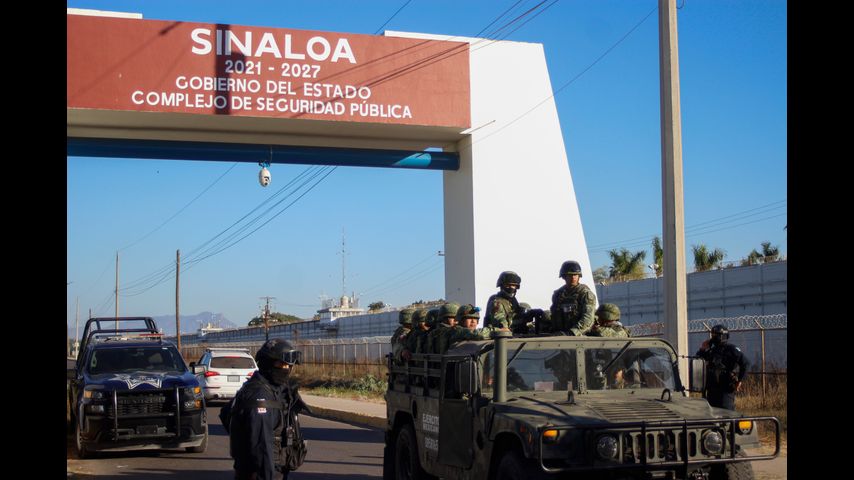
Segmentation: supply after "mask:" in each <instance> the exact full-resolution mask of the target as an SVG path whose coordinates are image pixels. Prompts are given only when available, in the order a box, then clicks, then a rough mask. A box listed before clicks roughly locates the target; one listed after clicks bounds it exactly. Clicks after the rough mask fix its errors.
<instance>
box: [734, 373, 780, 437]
mask: <svg viewBox="0 0 854 480" xmlns="http://www.w3.org/2000/svg"><path fill="white" fill-rule="evenodd" d="M781 373H782V374H781V375H766V376H765V386H764V390H763V385H762V378H761V376H760V375H750V376H748V377H747V379H746V380H745V382H744V383H743V384H742V386H741V391H740V392H739V393H738V396H736V400H735V407H736V409H737V410H738V411H740V412H742V413H744V414H746V415H752V416H767V417H777V418H778V419H779V420H780V437H781V438H780V440H781V442H782V443H783V444H785V443H786V439H787V432H788V381H787V379H788V377H787V376H786V375H785V372H781ZM763 423H764V424H765V425H760V430H759V437H760V439H761V440H762V443H763V444H769V443H770V444H773V441H774V437H773V435H774V431H773V427H772V426H771V425H770V424H769V423H768V422H763ZM763 427H764V428H763Z"/></svg>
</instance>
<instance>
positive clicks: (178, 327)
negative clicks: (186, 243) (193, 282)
mask: <svg viewBox="0 0 854 480" xmlns="http://www.w3.org/2000/svg"><path fill="white" fill-rule="evenodd" d="M180 286H181V250H175V337H176V338H177V339H178V340H177V342H178V351H179V352H180V351H181V314H180V312H181V309H180V306H181V304H180V302H179V301H178V300H179V298H180V297H179V296H178V292H179V287H180Z"/></svg>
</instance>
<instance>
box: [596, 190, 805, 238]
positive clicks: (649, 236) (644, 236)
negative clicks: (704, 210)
mask: <svg viewBox="0 0 854 480" xmlns="http://www.w3.org/2000/svg"><path fill="white" fill-rule="evenodd" d="M787 201H788V200H787V199H783V200H778V201H776V202H771V203H769V204H766V205H762V206H760V207H755V208H751V209H748V210H742V211H740V212H737V213H733V214H730V215H725V216H723V217H718V218H714V219H712V220H706V221H704V222H700V223H696V224H694V225H691V226H688V227H686V228H685V230H686V231H688V230H693V229H697V228H698V227H700V226H701V225H706V224H709V223H714V222H719V221H720V220H723V219H726V218H731V217H736V216H741V215H743V214H745V213H748V212H753V211H755V210H761V209H766V208H768V207H772V206H774V205H777V204H779V203H785V202H787ZM782 207H783V206H782V205H781V206H776V207H773V208H770V209H769V211H770V210H775V209H778V208H782ZM760 213H768V212H760ZM748 216H749V215H748ZM737 220H741V219H740V218H739V219H735V220H734V221H737ZM655 236H657V234H647V235H643V236H640V237H633V238H627V239H623V240H617V241H613V242H606V243H597V244H594V245H589V246H588V247H587V248H588V249H597V250H601V247H608V246H612V245H613V246H619V245H621V244H625V243H626V242H631V243H637V242H636V240H643V241H647V240H652V238H653V237H655Z"/></svg>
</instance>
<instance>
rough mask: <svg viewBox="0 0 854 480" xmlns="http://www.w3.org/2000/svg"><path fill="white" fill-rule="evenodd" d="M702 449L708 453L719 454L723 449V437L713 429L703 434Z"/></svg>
mask: <svg viewBox="0 0 854 480" xmlns="http://www.w3.org/2000/svg"><path fill="white" fill-rule="evenodd" d="M703 450H705V451H706V453H708V454H709V455H720V454H721V453H723V451H724V438H723V437H722V436H721V434H720V433H719V432H717V431H715V430H709V431H708V432H706V433H704V434H703Z"/></svg>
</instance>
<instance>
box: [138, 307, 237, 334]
mask: <svg viewBox="0 0 854 480" xmlns="http://www.w3.org/2000/svg"><path fill="white" fill-rule="evenodd" d="M152 318H154V321H155V322H157V326H158V327H159V328H160V329H162V330H163V333H165V334H166V335H175V314H174V313H173V314H172V315H161V316H159V317H152ZM208 322H210V323H211V324H213V325H214V326H215V327H221V328H237V325H236V324H235V323H234V322H232V321H230V320H229V319H227V318H225V316H223V314H221V313H212V312H201V313H197V314H195V315H181V333H182V334H184V335H187V334H191V333H196V332H197V331H198V330H199V328H201V327H202V326H205V325H207V324H208Z"/></svg>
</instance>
